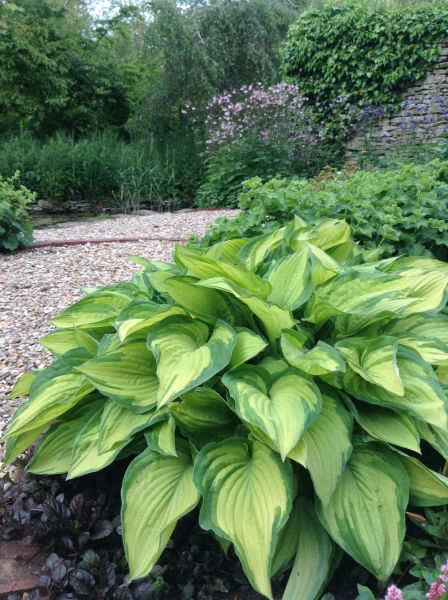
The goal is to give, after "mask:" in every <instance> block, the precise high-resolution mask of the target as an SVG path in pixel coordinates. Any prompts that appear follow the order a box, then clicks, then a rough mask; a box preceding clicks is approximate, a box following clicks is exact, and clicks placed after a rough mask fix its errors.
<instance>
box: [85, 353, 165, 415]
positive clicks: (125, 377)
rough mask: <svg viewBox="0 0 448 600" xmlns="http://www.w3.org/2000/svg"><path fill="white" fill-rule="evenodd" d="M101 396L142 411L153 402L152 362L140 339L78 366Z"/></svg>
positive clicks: (153, 372)
mask: <svg viewBox="0 0 448 600" xmlns="http://www.w3.org/2000/svg"><path fill="white" fill-rule="evenodd" d="M78 370H79V371H81V372H82V373H83V374H84V375H85V376H86V377H87V378H88V379H89V380H90V381H91V382H92V384H93V385H94V386H95V388H96V389H97V390H99V391H100V392H101V393H102V394H104V395H105V396H108V397H109V398H112V399H113V400H115V402H118V404H121V405H122V406H124V407H125V408H127V409H128V410H131V411H133V412H136V413H143V412H147V411H149V410H151V408H153V407H154V406H155V405H156V404H157V390H158V386H159V381H158V379H157V374H156V361H155V358H154V356H153V354H152V353H151V352H149V350H148V348H147V347H146V343H145V342H142V341H134V342H127V343H124V344H122V345H121V346H119V347H118V348H116V349H115V350H112V351H111V352H109V353H107V354H104V355H101V356H97V357H96V358H93V359H92V360H90V361H88V362H86V363H84V364H83V365H82V366H81V367H78Z"/></svg>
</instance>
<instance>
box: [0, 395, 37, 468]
mask: <svg viewBox="0 0 448 600" xmlns="http://www.w3.org/2000/svg"><path fill="white" fill-rule="evenodd" d="M22 406H24V405H23V404H22ZM22 406H20V407H19V409H18V411H19V410H20V409H21V408H22ZM18 411H17V412H18ZM41 433H42V427H40V426H39V427H37V428H36V429H30V430H28V431H25V433H20V434H19V435H13V436H11V437H9V438H8V439H7V440H6V443H5V458H4V459H3V461H2V467H6V466H7V465H9V464H10V463H12V461H13V460H15V459H16V458H17V457H18V456H19V455H20V454H22V452H24V451H25V450H26V449H27V448H29V447H30V446H31V444H32V443H33V442H34V441H35V440H37V438H38V437H39V436H40V434H41Z"/></svg>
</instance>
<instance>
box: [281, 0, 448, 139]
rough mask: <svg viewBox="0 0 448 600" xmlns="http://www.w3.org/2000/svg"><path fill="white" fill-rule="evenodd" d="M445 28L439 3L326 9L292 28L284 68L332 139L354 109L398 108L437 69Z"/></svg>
mask: <svg viewBox="0 0 448 600" xmlns="http://www.w3.org/2000/svg"><path fill="white" fill-rule="evenodd" d="M447 26H448V10H447V3H446V2H445V1H443V2H441V3H438V2H435V3H425V4H422V5H421V6H418V7H405V8H403V7H397V6H392V7H390V6H382V7H376V8H371V7H369V6H368V5H366V4H364V5H361V4H359V3H357V2H348V3H344V4H343V5H340V4H327V5H325V6H323V7H320V8H318V9H313V10H309V11H306V12H304V13H303V14H302V15H300V17H299V19H298V20H297V21H296V23H295V24H294V25H292V26H291V27H290V29H289V33H288V38H287V42H286V44H285V46H284V48H283V65H282V68H283V71H284V73H285V74H286V75H288V76H289V77H290V78H292V80H294V82H295V83H297V84H298V85H299V87H300V91H301V93H302V94H304V95H305V96H307V97H308V98H309V101H310V104H311V106H312V107H313V110H314V112H315V114H316V115H317V117H318V120H325V121H329V122H332V123H333V135H341V133H343V130H342V127H344V126H348V125H350V124H351V122H352V121H353V119H354V118H355V119H356V116H357V109H359V108H362V107H365V106H369V105H374V106H376V107H379V108H381V109H382V110H384V111H387V110H389V109H393V108H398V107H399V106H400V104H401V102H402V100H401V99H400V94H401V92H403V91H404V90H405V89H406V88H407V87H409V86H410V85H412V84H414V83H415V82H417V81H418V80H419V79H421V78H422V77H424V76H425V75H426V73H427V72H428V71H429V70H430V69H431V68H432V67H433V66H434V65H435V64H436V63H437V59H438V57H439V53H440V49H439V44H440V43H441V42H444V41H446V30H447ZM350 109H354V110H350Z"/></svg>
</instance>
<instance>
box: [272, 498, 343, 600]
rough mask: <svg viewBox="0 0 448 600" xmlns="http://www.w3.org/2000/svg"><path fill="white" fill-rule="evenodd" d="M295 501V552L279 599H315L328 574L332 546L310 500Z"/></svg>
mask: <svg viewBox="0 0 448 600" xmlns="http://www.w3.org/2000/svg"><path fill="white" fill-rule="evenodd" d="M296 502H297V505H298V510H299V518H298V522H297V528H298V532H297V534H298V544H297V553H296V557H295V560H294V565H293V567H292V571H291V575H290V577H289V579H288V584H287V586H286V589H285V592H284V594H283V597H282V600H315V599H316V598H317V597H318V594H319V592H320V591H321V589H322V587H323V586H324V584H325V582H326V580H327V578H328V576H329V574H330V570H331V566H332V561H333V557H334V547H333V542H332V541H331V539H330V537H329V535H328V533H327V532H326V531H325V529H324V528H323V527H322V525H321V523H320V522H319V519H318V518H317V516H316V511H315V509H314V506H313V505H312V504H311V502H310V501H309V500H307V499H306V498H298V499H297V500H296Z"/></svg>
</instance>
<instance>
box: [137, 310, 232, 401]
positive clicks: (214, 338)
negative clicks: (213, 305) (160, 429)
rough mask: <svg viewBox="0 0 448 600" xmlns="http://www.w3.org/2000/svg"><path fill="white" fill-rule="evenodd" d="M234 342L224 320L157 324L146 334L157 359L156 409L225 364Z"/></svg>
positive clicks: (205, 378)
mask: <svg viewBox="0 0 448 600" xmlns="http://www.w3.org/2000/svg"><path fill="white" fill-rule="evenodd" d="M235 345H236V333H235V331H234V330H233V329H232V328H231V327H230V326H229V325H227V323H225V322H224V321H219V320H218V321H217V323H216V327H215V328H214V329H213V330H212V331H211V334H210V332H209V328H208V326H207V325H206V324H205V323H202V322H201V321H198V320H196V321H193V322H191V323H171V324H169V325H163V324H162V325H161V326H159V327H158V328H157V329H155V330H154V331H153V332H152V333H150V334H149V336H148V347H149V348H150V350H151V351H152V352H153V353H154V355H155V358H156V360H157V375H158V378H159V380H160V387H159V390H158V395H157V398H158V406H159V408H160V407H162V406H164V405H165V404H168V402H171V401H172V400H175V399H176V398H178V397H179V396H180V395H181V394H183V393H185V392H188V391H189V390H191V389H193V388H195V387H197V386H198V385H201V383H203V382H204V381H207V380H208V379H210V377H213V375H215V374H216V373H218V372H219V371H221V369H223V368H224V367H226V366H227V365H228V364H229V362H230V358H231V356H232V351H233V349H234V347H235Z"/></svg>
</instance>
